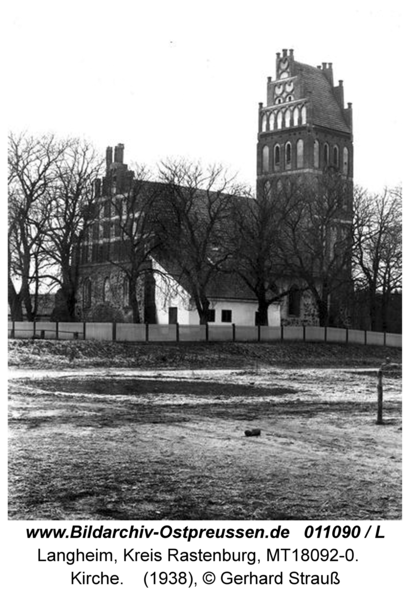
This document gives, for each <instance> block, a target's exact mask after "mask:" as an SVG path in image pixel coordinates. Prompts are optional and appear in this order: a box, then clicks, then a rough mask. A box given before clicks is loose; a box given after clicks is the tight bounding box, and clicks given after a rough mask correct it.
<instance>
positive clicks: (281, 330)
mask: <svg viewBox="0 0 410 600" xmlns="http://www.w3.org/2000/svg"><path fill="white" fill-rule="evenodd" d="M280 341H281V342H283V325H281V326H280Z"/></svg>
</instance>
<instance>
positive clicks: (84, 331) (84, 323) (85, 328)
mask: <svg viewBox="0 0 410 600" xmlns="http://www.w3.org/2000/svg"><path fill="white" fill-rule="evenodd" d="M86 338H87V323H86V321H83V339H84V340H85V339H86Z"/></svg>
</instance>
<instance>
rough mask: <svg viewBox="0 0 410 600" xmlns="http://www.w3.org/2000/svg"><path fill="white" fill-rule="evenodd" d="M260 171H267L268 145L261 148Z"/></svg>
mask: <svg viewBox="0 0 410 600" xmlns="http://www.w3.org/2000/svg"><path fill="white" fill-rule="evenodd" d="M262 171H263V172H264V173H268V172H269V146H264V147H263V148H262Z"/></svg>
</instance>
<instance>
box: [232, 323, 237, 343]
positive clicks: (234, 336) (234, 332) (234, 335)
mask: <svg viewBox="0 0 410 600" xmlns="http://www.w3.org/2000/svg"><path fill="white" fill-rule="evenodd" d="M235 340H236V330H235V323H232V341H233V342H234V341H235Z"/></svg>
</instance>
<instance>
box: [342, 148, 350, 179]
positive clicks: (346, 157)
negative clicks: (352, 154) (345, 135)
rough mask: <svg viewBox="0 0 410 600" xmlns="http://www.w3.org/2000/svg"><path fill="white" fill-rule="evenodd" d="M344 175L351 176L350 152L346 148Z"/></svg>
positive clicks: (344, 151)
mask: <svg viewBox="0 0 410 600" xmlns="http://www.w3.org/2000/svg"><path fill="white" fill-rule="evenodd" d="M343 174H344V175H348V174H349V150H348V149H347V148H346V146H345V147H344V148H343Z"/></svg>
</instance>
